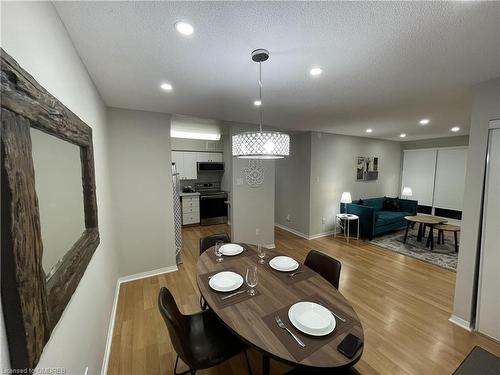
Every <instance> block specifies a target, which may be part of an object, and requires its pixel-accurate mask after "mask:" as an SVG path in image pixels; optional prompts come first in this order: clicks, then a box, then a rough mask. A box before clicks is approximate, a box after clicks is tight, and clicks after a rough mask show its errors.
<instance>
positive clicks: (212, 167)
mask: <svg viewBox="0 0 500 375" xmlns="http://www.w3.org/2000/svg"><path fill="white" fill-rule="evenodd" d="M198 172H224V163H222V162H212V161H199V162H198Z"/></svg>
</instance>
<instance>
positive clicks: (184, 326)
mask: <svg viewBox="0 0 500 375" xmlns="http://www.w3.org/2000/svg"><path fill="white" fill-rule="evenodd" d="M158 307H159V309H160V313H161V315H162V317H163V320H164V321H165V324H166V326H167V329H168V333H169V335H170V339H171V341H172V345H173V347H174V349H175V351H176V353H177V358H176V360H175V366H174V374H175V375H182V374H188V373H190V374H192V375H193V374H195V373H196V371H197V370H202V369H206V368H210V367H213V366H216V365H218V364H219V363H222V362H224V361H225V360H227V359H229V358H231V357H233V356H235V355H237V354H240V353H241V352H243V353H244V354H245V360H246V363H247V367H248V373H249V374H250V375H252V369H251V367H250V362H249V361H248V356H247V352H246V349H247V346H246V345H245V344H244V343H243V342H242V341H240V340H239V339H237V338H236V337H235V336H234V335H233V334H232V333H231V332H230V331H229V330H228V329H227V328H226V327H225V326H224V325H223V324H222V323H221V322H220V321H219V319H218V318H217V317H216V316H215V314H214V313H213V312H212V311H211V310H204V311H200V312H198V313H196V314H192V315H184V314H182V313H181V312H180V311H179V308H178V307H177V304H176V302H175V300H174V297H173V296H172V293H170V291H169V290H168V289H167V288H165V287H162V288H161V289H160V293H159V294H158ZM179 358H181V359H182V360H183V362H184V363H185V364H186V365H188V366H189V370H187V371H184V372H182V373H177V364H178V362H179Z"/></svg>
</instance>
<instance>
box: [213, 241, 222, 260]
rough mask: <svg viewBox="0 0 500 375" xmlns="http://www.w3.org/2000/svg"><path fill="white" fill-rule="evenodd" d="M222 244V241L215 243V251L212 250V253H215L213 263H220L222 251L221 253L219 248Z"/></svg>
mask: <svg viewBox="0 0 500 375" xmlns="http://www.w3.org/2000/svg"><path fill="white" fill-rule="evenodd" d="M223 244H224V242H222V241H215V249H214V253H215V256H216V257H217V258H216V259H215V261H216V262H217V263H220V262H222V251H221V246H222V245H223Z"/></svg>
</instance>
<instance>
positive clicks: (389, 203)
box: [384, 197, 400, 211]
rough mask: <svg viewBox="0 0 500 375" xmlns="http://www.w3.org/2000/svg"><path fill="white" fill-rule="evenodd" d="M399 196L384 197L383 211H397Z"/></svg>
mask: <svg viewBox="0 0 500 375" xmlns="http://www.w3.org/2000/svg"><path fill="white" fill-rule="evenodd" d="M399 208H400V204H399V198H397V197H396V198H390V197H384V211H399Z"/></svg>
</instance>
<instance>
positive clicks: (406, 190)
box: [401, 186, 413, 197]
mask: <svg viewBox="0 0 500 375" xmlns="http://www.w3.org/2000/svg"><path fill="white" fill-rule="evenodd" d="M401 195H404V196H405V197H411V196H412V195H413V192H412V191H411V187H409V186H405V187H404V188H403V191H402V192H401Z"/></svg>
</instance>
